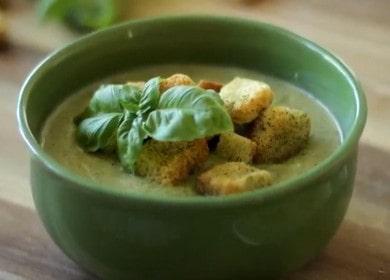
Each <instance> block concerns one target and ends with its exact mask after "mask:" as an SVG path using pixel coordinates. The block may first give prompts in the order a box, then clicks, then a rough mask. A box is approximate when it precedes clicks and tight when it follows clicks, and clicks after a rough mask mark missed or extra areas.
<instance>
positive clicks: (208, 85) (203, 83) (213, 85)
mask: <svg viewBox="0 0 390 280" xmlns="http://www.w3.org/2000/svg"><path fill="white" fill-rule="evenodd" d="M198 87H200V88H203V89H212V90H214V91H216V92H220V91H221V88H222V87H223V84H221V83H219V82H215V81H207V80H200V81H199V83H198Z"/></svg>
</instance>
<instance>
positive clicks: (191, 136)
mask: <svg viewBox="0 0 390 280" xmlns="http://www.w3.org/2000/svg"><path fill="white" fill-rule="evenodd" d="M159 88H160V78H159V77H156V78H153V79H151V80H149V81H148V82H147V83H146V84H145V87H144V89H143V90H141V89H139V88H138V87H135V86H132V85H105V86H102V87H101V88H99V89H98V90H97V91H96V92H95V94H94V95H93V97H92V99H91V101H90V103H89V106H88V108H87V109H86V110H85V112H84V113H83V114H82V115H80V116H78V117H77V118H76V119H75V123H76V125H77V126H78V127H77V140H78V143H79V144H80V146H81V147H83V149H84V150H86V151H88V152H96V151H98V150H107V149H110V150H111V149H113V148H114V149H115V150H116V152H117V154H118V157H119V159H120V161H121V164H122V165H123V167H124V168H125V169H126V170H128V171H131V172H134V166H135V163H136V161H137V158H138V156H139V153H140V152H141V149H142V145H143V143H144V141H145V140H146V139H147V138H153V139H155V140H158V141H192V140H195V139H200V138H205V137H209V136H213V135H216V134H221V133H225V132H229V131H233V123H232V120H231V118H230V116H229V114H228V112H227V111H226V109H225V107H224V106H223V102H222V100H221V99H220V97H219V95H218V94H216V93H215V92H214V91H212V90H204V89H201V88H199V87H196V86H176V87H173V88H170V89H168V90H167V91H166V92H164V94H163V95H161V94H160V89H159Z"/></svg>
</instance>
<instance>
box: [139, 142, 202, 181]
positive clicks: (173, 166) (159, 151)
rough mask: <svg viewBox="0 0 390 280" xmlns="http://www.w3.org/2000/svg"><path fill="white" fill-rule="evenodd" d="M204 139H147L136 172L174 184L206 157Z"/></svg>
mask: <svg viewBox="0 0 390 280" xmlns="http://www.w3.org/2000/svg"><path fill="white" fill-rule="evenodd" d="M208 154H209V150H208V147H207V141H206V140H205V139H200V140H195V141H190V142H184V141H182V142H159V141H156V140H150V141H148V142H147V143H146V144H145V145H144V146H143V147H142V151H141V154H140V155H139V158H138V160H137V163H136V174H138V175H140V176H144V177H149V178H150V179H152V180H154V181H156V182H158V183H161V184H163V185H176V184H178V183H180V182H182V181H183V180H185V179H186V178H187V177H188V176H189V175H190V173H191V172H192V171H193V170H194V169H195V168H196V167H198V166H199V165H201V164H202V163H204V162H205V161H206V160H207V158H208Z"/></svg>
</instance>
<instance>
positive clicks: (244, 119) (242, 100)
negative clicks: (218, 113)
mask: <svg viewBox="0 0 390 280" xmlns="http://www.w3.org/2000/svg"><path fill="white" fill-rule="evenodd" d="M219 95H220V96H221V98H222V100H223V102H224V103H225V106H226V108H227V109H228V111H229V114H230V116H231V117H232V119H233V122H235V123H238V124H244V123H249V122H251V121H253V120H254V119H256V118H257V117H258V116H259V114H260V112H261V111H263V110H265V109H266V108H267V107H268V106H269V105H270V104H271V103H272V99H273V93H272V91H271V88H270V87H269V85H267V84H265V83H262V82H259V81H254V80H249V79H242V78H234V79H233V80H232V81H231V82H230V83H228V84H226V85H225V86H224V87H222V89H221V92H220V93H219Z"/></svg>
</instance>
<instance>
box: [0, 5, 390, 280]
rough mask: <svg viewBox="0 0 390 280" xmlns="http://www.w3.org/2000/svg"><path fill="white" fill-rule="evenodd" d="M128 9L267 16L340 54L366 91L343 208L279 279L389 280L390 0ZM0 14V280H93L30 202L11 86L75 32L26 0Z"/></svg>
mask: <svg viewBox="0 0 390 280" xmlns="http://www.w3.org/2000/svg"><path fill="white" fill-rule="evenodd" d="M127 3H129V7H131V9H130V8H129V9H128V10H125V11H124V13H125V14H127V15H128V16H131V17H132V18H140V17H143V16H153V15H161V14H186V13H213V14H220V15H236V16H241V17H245V18H251V19H255V20H262V21H268V22H271V23H274V24H277V25H280V26H283V27H286V28H288V29H290V30H292V31H294V32H296V33H299V34H301V35H303V36H306V37H308V38H310V39H312V40H314V41H316V42H318V43H320V44H321V45H323V46H325V47H326V48H328V49H330V50H331V51H333V52H335V53H336V54H338V55H340V56H341V57H342V58H343V59H344V60H345V61H346V62H347V63H348V64H349V65H350V66H351V67H352V68H353V69H354V70H355V72H356V73H357V75H358V76H359V78H360V80H361V82H362V84H363V87H364V88H365V90H366V94H367V99H368V105H369V116H368V123H367V127H366V129H365V132H364V134H363V137H362V145H361V150H360V154H359V164H358V174H357V178H356V188H355V192H354V194H353V197H352V201H351V204H350V207H349V209H348V213H347V217H346V219H345V221H344V223H343V224H342V226H341V228H340V230H339V231H338V233H337V234H336V236H335V237H334V239H333V240H332V241H331V243H330V244H329V246H328V247H327V249H326V250H325V251H324V252H323V253H322V254H321V255H320V256H319V257H318V258H317V259H316V260H314V261H313V262H311V263H310V264H308V265H307V266H306V267H304V268H303V269H301V270H300V271H297V272H295V273H292V274H291V275H289V276H288V277H286V278H285V279H286V280H298V279H303V280H306V279H307V280H309V279H310V280H313V279H314V280H316V279H318V280H324V279H332V280H334V279H335V280H338V279H340V280H349V279H357V280H361V279H367V280H368V279H378V280H381V279H390V169H389V167H390V141H388V139H389V138H390V75H389V70H390V16H389V11H390V1H388V0H376V1H365V0H345V1H338V0H328V1H322V0H261V1H259V0H245V1H244V0H207V1H206V0H198V1H182V0H153V1H138V0H129V1H127ZM9 4H10V5H9V7H8V9H7V11H6V12H5V13H4V15H5V21H6V25H7V26H8V27H9V29H8V32H7V33H8V34H7V37H8V38H9V41H10V48H9V49H8V50H6V51H2V52H1V51H0V124H1V133H0V144H1V145H0V279H1V280H2V279H7V280H14V279H15V280H19V279H44V280H46V279H60V280H61V279H71V280H73V279H94V278H93V277H92V276H90V275H87V274H86V273H85V272H83V271H81V270H80V269H79V268H78V267H77V265H75V264H74V263H73V262H72V261H70V260H69V259H68V258H67V257H66V256H64V255H63V253H61V251H60V250H59V249H58V248H57V247H56V246H55V245H54V244H53V242H52V241H51V240H50V239H49V237H48V236H47V234H46V233H45V231H44V229H43V227H42V226H41V224H40V222H39V220H38V217H37V215H36V213H35V211H34V208H33V203H32V198H31V194H30V190H29V183H28V180H29V172H28V164H29V159H28V154H27V151H26V149H25V147H24V144H23V141H22V139H21V137H20V136H19V134H18V131H17V124H16V116H15V108H16V100H17V93H18V91H19V88H20V86H21V84H22V82H23V80H24V78H25V77H26V75H27V74H28V72H29V71H30V70H31V69H32V68H33V67H34V66H35V65H36V64H37V63H38V62H39V61H40V60H41V59H42V58H43V57H44V56H45V55H46V54H47V53H48V52H49V51H52V50H53V49H55V48H57V47H60V46H62V45H64V44H65V43H67V42H70V41H71V40H73V39H74V38H75V37H76V35H75V34H74V33H72V32H70V31H69V30H67V29H66V28H64V27H63V26H60V25H58V24H52V23H50V24H42V23H39V22H38V21H37V19H36V17H35V12H34V10H33V7H32V6H33V1H29V0H12V1H9Z"/></svg>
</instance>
